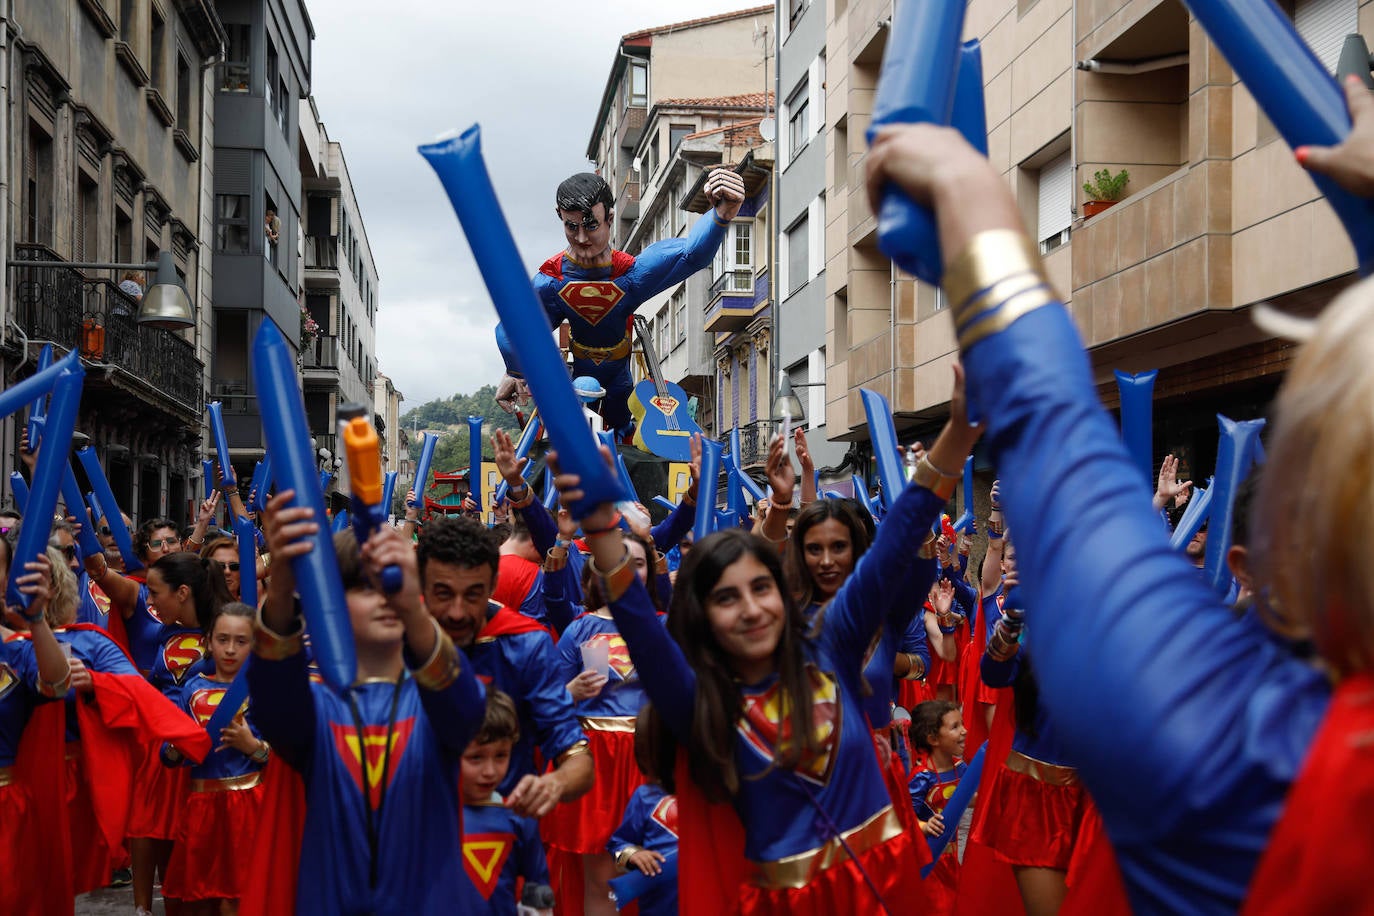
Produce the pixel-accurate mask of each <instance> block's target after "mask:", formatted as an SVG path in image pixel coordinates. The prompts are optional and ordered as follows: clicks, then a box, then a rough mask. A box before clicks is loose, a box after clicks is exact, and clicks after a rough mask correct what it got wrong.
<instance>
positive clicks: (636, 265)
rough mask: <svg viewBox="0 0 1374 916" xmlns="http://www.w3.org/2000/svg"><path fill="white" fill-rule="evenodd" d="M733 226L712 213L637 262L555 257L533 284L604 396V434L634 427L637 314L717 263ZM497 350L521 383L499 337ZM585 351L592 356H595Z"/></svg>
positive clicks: (576, 369)
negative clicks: (630, 400) (629, 401)
mask: <svg viewBox="0 0 1374 916" xmlns="http://www.w3.org/2000/svg"><path fill="white" fill-rule="evenodd" d="M728 225H729V223H728V222H723V221H721V220H720V218H719V217H717V216H716V214H715V213H714V212H711V213H707V214H706V215H704V216H702V217H701V218H700V219H698V220H697V221H696V222H695V223H693V224H692V230H691V232H689V233H688V234H687V237H686V238H671V239H664V240H662V241H660V242H655V243H654V244H652V245H650V246H649V247H648V248H645V249H644V250H643V251H641V252H640V253H639V255H638V256H637V257H636V256H635V255H631V254H626V253H625V252H623V251H612V252H611V258H610V260H609V261H606V262H604V263H600V264H580V263H578V262H577V261H575V260H573V259H572V257H570V256H569V255H568V254H567V253H566V252H562V253H559V254H557V255H554V256H553V257H552V258H549V259H548V260H547V261H545V262H544V264H543V266H541V267H540V268H539V273H537V274H535V276H534V290H535V293H537V294H538V296H539V301H540V302H541V303H543V305H544V312H545V313H546V314H547V315H548V317H549V326H550V327H551V328H556V327H558V325H560V324H562V323H563V321H564V320H566V321H567V322H568V324H569V326H570V327H571V330H572V340H573V347H572V350H573V373H572V374H573V375H574V376H579V375H590V376H592V377H593V378H595V379H596V380H597V381H599V382H600V383H601V384H602V386H603V387H604V388H605V389H606V396H605V400H604V401H603V405H604V406H603V416H604V417H605V421H606V428H607V429H613V430H617V431H622V430H623V429H624V428H625V427H626V426H627V424H628V423H629V420H630V411H629V408H628V407H627V406H626V403H625V400H626V398H627V397H629V394H630V390H631V389H632V388H633V387H634V382H633V379H632V378H631V375H630V348H631V341H630V323H631V321H632V320H633V318H634V313H635V309H637V308H639V307H640V306H641V305H643V304H644V302H645V301H647V300H648V299H650V298H652V297H653V296H655V295H657V294H658V293H661V292H663V290H665V289H667V288H668V287H670V286H672V285H673V284H675V283H681V282H682V281H683V280H685V279H687V278H688V277H690V276H691V275H692V274H694V273H696V272H697V271H699V270H701V269H702V268H704V267H706V266H707V265H709V264H710V263H711V259H712V258H713V257H715V254H716V249H717V248H719V247H720V243H721V241H722V240H723V239H724V238H725V229H726V227H727V226H728ZM496 344H497V346H498V347H499V348H500V350H501V356H502V358H503V359H504V360H505V362H506V371H507V372H508V373H510V374H511V375H513V376H516V377H519V376H520V367H519V363H518V362H517V361H516V359H515V354H514V352H513V348H512V347H511V346H510V343H509V341H508V339H507V338H506V334H505V330H504V329H503V328H501V327H499V326H498V327H497V329H496ZM586 348H592V349H590V350H588V349H586Z"/></svg>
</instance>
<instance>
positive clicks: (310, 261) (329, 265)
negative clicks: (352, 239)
mask: <svg viewBox="0 0 1374 916" xmlns="http://www.w3.org/2000/svg"><path fill="white" fill-rule="evenodd" d="M305 269H306V270H338V269H339V237H338V236H337V235H307V236H306V237H305Z"/></svg>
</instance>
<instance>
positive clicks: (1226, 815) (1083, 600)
mask: <svg viewBox="0 0 1374 916" xmlns="http://www.w3.org/2000/svg"><path fill="white" fill-rule="evenodd" d="M1006 235H1007V237H1008V238H1017V239H1020V237H1019V235H1016V236H1013V235H1012V234H1010V233H1007V234H1006ZM988 238H989V241H988V243H987V244H988V245H989V246H991V245H993V244H998V242H995V241H993V238H994V237H993V235H992V234H988ZM1021 241H1022V242H1024V240H1023V239H1021ZM1011 248H1012V242H1010V241H1008V242H1007V243H1006V244H1005V245H1004V246H1003V248H1002V249H1001V251H1003V252H1007V251H1010V250H1011ZM1006 261H1007V263H1006V264H1005V265H1003V264H994V263H992V261H991V260H990V257H985V258H984V260H980V261H978V262H977V265H978V268H979V269H980V270H982V271H983V273H982V274H980V275H979V277H980V279H979V280H977V281H975V282H972V283H969V284H967V285H969V286H970V287H972V286H977V287H978V290H977V291H973V290H971V289H970V290H962V289H958V288H955V289H954V290H953V291H952V292H951V299H952V301H953V302H954V308H953V313H954V317H955V320H956V325H957V327H958V328H960V332H959V333H960V338H961V339H960V343H961V346H962V348H963V351H964V352H963V363H964V369H965V372H966V373H967V376H968V390H969V401H970V403H972V404H976V405H978V407H979V409H980V412H981V413H982V415H983V416H984V417H985V418H986V420H985V422H986V426H987V431H986V433H985V435H984V439H983V441H984V442H985V443H986V444H987V446H988V447H989V448H990V450H991V452H992V457H993V460H994V462H995V463H996V465H997V467H998V470H999V473H1000V475H1001V477H1002V479H1004V480H1012V481H1020V482H1022V483H1021V484H1019V485H1017V486H1014V487H1012V488H1010V490H1009V491H1008V493H1007V494H1006V495H1005V496H1004V497H1003V505H1004V507H1005V511H1006V515H1007V519H1008V523H1009V526H1010V527H1011V528H1012V529H1013V530H1014V531H1015V532H1016V546H1017V559H1018V566H1019V568H1020V569H1021V570H1022V573H1021V588H1022V590H1023V591H1024V593H1025V598H1026V607H1027V625H1028V626H1030V627H1033V628H1034V631H1035V642H1034V653H1035V662H1036V672H1037V680H1038V682H1039V685H1040V702H1041V703H1042V704H1043V705H1044V706H1045V707H1046V709H1047V711H1048V713H1049V714H1050V715H1051V716H1053V717H1054V721H1055V733H1056V737H1057V742H1058V744H1059V746H1060V747H1062V749H1063V754H1064V757H1065V759H1068V760H1071V761H1073V763H1074V765H1075V767H1076V768H1077V770H1078V773H1079V775H1080V776H1081V778H1082V780H1083V783H1084V785H1085V786H1086V787H1087V789H1088V791H1089V792H1090V793H1091V794H1092V797H1093V799H1094V800H1095V801H1096V803H1097V806H1098V808H1099V809H1100V811H1101V814H1102V819H1103V822H1104V824H1105V825H1106V829H1107V833H1108V835H1109V836H1110V838H1111V840H1112V842H1113V844H1114V845H1115V847H1116V854H1117V858H1118V861H1119V862H1120V865H1121V872H1122V877H1123V878H1124V880H1125V884H1126V889H1127V893H1128V895H1129V897H1130V901H1131V904H1132V906H1133V907H1134V909H1135V912H1137V913H1141V914H1149V913H1185V912H1186V913H1198V914H1206V913H1218V914H1219V913H1234V912H1236V911H1237V910H1238V909H1239V908H1240V907H1241V906H1242V904H1243V903H1246V902H1247V897H1248V889H1249V888H1250V887H1251V885H1252V883H1254V884H1255V886H1256V887H1263V888H1265V890H1266V893H1267V894H1268V895H1269V896H1265V897H1256V898H1255V899H1253V900H1250V901H1249V905H1250V906H1251V907H1252V908H1254V911H1256V912H1260V911H1267V910H1266V907H1268V906H1269V905H1270V904H1271V902H1272V900H1273V899H1275V898H1274V896H1273V895H1274V894H1276V893H1278V890H1279V889H1282V888H1284V887H1286V886H1288V887H1291V891H1290V893H1291V894H1293V895H1294V896H1298V897H1299V898H1300V902H1298V903H1293V904H1292V905H1293V907H1294V908H1293V909H1291V910H1289V912H1297V911H1307V912H1324V911H1336V910H1327V909H1325V908H1324V905H1323V904H1324V902H1327V901H1332V900H1339V899H1342V895H1344V899H1347V900H1360V901H1364V902H1365V903H1366V904H1367V895H1368V891H1367V886H1366V885H1365V882H1364V877H1363V876H1364V875H1365V874H1367V871H1368V864H1369V862H1371V861H1374V847H1372V843H1374V841H1371V840H1370V839H1369V837H1370V834H1369V831H1368V830H1367V829H1365V828H1364V827H1360V826H1356V825H1354V824H1352V823H1351V818H1353V817H1355V815H1354V813H1353V812H1354V811H1356V810H1368V809H1367V805H1368V803H1369V799H1370V798H1371V797H1374V785H1371V781H1370V779H1369V778H1368V774H1369V772H1370V770H1369V768H1368V767H1367V766H1366V767H1365V769H1364V770H1363V777H1359V776H1358V774H1359V773H1360V771H1358V770H1350V771H1346V778H1345V779H1342V780H1340V781H1336V782H1325V783H1320V784H1319V783H1318V782H1316V781H1314V782H1311V783H1309V782H1307V781H1306V780H1307V779H1308V778H1309V777H1308V776H1307V775H1304V777H1303V779H1304V781H1303V782H1301V783H1299V785H1298V786H1297V787H1296V788H1295V787H1294V782H1295V780H1298V779H1299V774H1300V773H1302V772H1303V768H1304V766H1307V767H1308V771H1309V774H1311V775H1312V777H1313V778H1314V779H1320V778H1321V777H1323V776H1329V775H1330V774H1329V773H1327V772H1325V771H1324V770H1323V765H1324V764H1325V763H1326V760H1325V759H1324V754H1325V753H1326V752H1327V751H1336V752H1340V753H1344V754H1346V756H1345V758H1344V760H1345V761H1346V762H1347V763H1348V762H1352V761H1353V760H1354V757H1352V756H1351V755H1358V753H1359V752H1358V751H1357V750H1351V748H1353V747H1354V746H1353V745H1351V744H1350V742H1349V736H1350V732H1349V731H1348V730H1347V729H1349V728H1350V727H1352V726H1354V725H1356V724H1357V723H1358V721H1359V720H1360V719H1361V717H1363V719H1364V721H1369V720H1370V718H1371V716H1370V714H1369V710H1370V709H1371V704H1370V702H1369V701H1368V699H1367V694H1368V687H1369V680H1370V679H1369V678H1356V679H1352V680H1350V681H1348V682H1346V683H1345V684H1343V685H1342V687H1341V692H1340V696H1339V697H1338V700H1337V704H1336V707H1335V709H1334V710H1332V701H1331V686H1330V682H1329V681H1328V680H1327V678H1326V677H1325V675H1323V674H1322V673H1321V672H1320V671H1318V670H1316V669H1315V668H1313V667H1312V666H1310V665H1308V664H1306V663H1304V662H1303V661H1301V660H1299V659H1296V658H1294V657H1293V656H1292V655H1291V654H1290V653H1289V652H1287V651H1285V650H1284V649H1283V648H1281V647H1280V646H1278V645H1276V644H1275V643H1274V641H1273V640H1271V639H1269V638H1267V637H1266V636H1265V635H1264V634H1263V633H1261V632H1260V631H1259V630H1258V629H1257V628H1255V627H1247V626H1242V625H1238V624H1237V622H1236V620H1235V618H1234V616H1233V614H1232V612H1231V611H1230V609H1229V608H1227V607H1226V606H1225V605H1224V604H1223V603H1222V602H1221V601H1220V600H1219V599H1218V598H1217V597H1216V595H1214V594H1213V593H1212V592H1211V591H1210V590H1209V589H1208V587H1207V586H1206V585H1205V584H1204V583H1203V582H1202V581H1201V579H1200V578H1199V577H1198V576H1197V575H1196V573H1195V572H1194V570H1193V569H1192V568H1191V567H1190V565H1189V564H1188V562H1187V561H1186V560H1185V559H1184V558H1183V557H1181V556H1180V555H1179V554H1178V552H1177V551H1175V550H1172V549H1171V548H1170V546H1169V535H1168V532H1167V530H1165V528H1164V527H1163V526H1161V525H1160V524H1159V519H1158V517H1157V516H1156V515H1155V513H1153V512H1152V511H1151V510H1150V493H1149V490H1148V489H1147V486H1146V483H1145V481H1144V480H1143V478H1141V476H1140V474H1139V472H1138V470H1136V468H1135V465H1134V464H1133V463H1132V462H1131V459H1130V456H1129V455H1128V454H1127V452H1126V449H1125V448H1124V447H1123V446H1122V444H1121V439H1120V434H1119V432H1118V430H1117V428H1116V425H1115V424H1114V423H1113V421H1112V420H1111V418H1110V417H1109V416H1108V415H1107V413H1106V412H1105V411H1104V410H1103V409H1102V406H1101V404H1100V402H1099V400H1098V397H1097V389H1096V387H1095V384H1094V379H1093V373H1092V370H1091V367H1090V365H1089V362H1088V359H1087V357H1086V356H1085V354H1084V351H1083V347H1082V343H1081V341H1080V340H1079V338H1078V334H1077V332H1076V330H1075V329H1074V325H1073V321H1072V319H1071V318H1070V317H1069V315H1068V313H1067V311H1066V310H1065V308H1064V307H1063V305H1062V304H1060V303H1059V302H1057V301H1056V300H1055V299H1054V297H1053V294H1052V293H1051V292H1050V291H1049V288H1048V286H1047V285H1046V284H1044V282H1043V278H1042V277H1041V276H1040V275H1039V274H1037V273H1036V270H1037V268H1036V266H1035V265H1034V259H1033V258H1031V257H1030V256H1022V255H1020V254H1019V253H1018V254H1017V255H1016V257H1015V258H1013V257H1012V256H1010V255H1008V257H1007V258H1006ZM1026 265H1030V266H1026ZM970 275H971V274H970ZM993 277H1007V278H1009V282H1011V283H1013V284H1014V285H1015V286H1016V288H1017V289H1020V290H1022V291H1021V292H1020V293H1019V294H1018V297H1017V299H1016V300H1015V302H1014V303H1013V304H1014V305H1015V308H1014V309H1012V308H1010V306H1009V305H1008V304H1007V303H1005V302H1003V301H1001V300H998V299H996V298H994V297H991V296H986V295H982V294H983V293H985V292H986V289H989V288H991V289H1001V288H1003V287H1002V286H1000V285H999V286H993V287H988V286H987V282H988V281H989V280H990V279H991V278H993ZM946 279H947V282H948V279H949V278H948V277H947V278H946ZM966 293H968V294H967V295H966ZM1065 468H1072V469H1073V477H1074V486H1073V487H1071V488H1069V489H1068V490H1067V491H1066V490H1064V489H1063V488H1060V487H1054V486H1048V485H1047V483H1048V482H1050V481H1057V480H1062V479H1063V475H1064V469H1065ZM1083 531H1091V532H1092V533H1093V536H1092V538H1091V539H1090V540H1089V541H1088V542H1086V544H1085V542H1084V541H1083V538H1082V532H1083ZM1041 615H1044V616H1045V617H1046V619H1047V620H1050V621H1051V622H1050V623H1048V624H1046V625H1044V626H1043V627H1041V626H1036V625H1035V621H1036V620H1037V619H1038V618H1039V617H1040V616H1041ZM1361 682H1363V683H1362V685H1361ZM1343 704H1345V705H1343ZM1328 712H1330V714H1331V717H1330V720H1329V721H1327V723H1326V730H1324V731H1323V732H1322V737H1321V739H1320V741H1318V742H1317V743H1316V744H1315V746H1314V739H1316V738H1317V735H1318V729H1319V728H1320V727H1321V726H1322V723H1323V719H1324V718H1325V717H1327V716H1328ZM1104 736H1111V739H1112V740H1103V737H1104ZM1199 736H1206V740H1199ZM1328 741H1330V742H1331V743H1330V744H1327V743H1325V742H1328ZM1364 757H1365V758H1366V759H1367V757H1368V753H1367V751H1366V752H1365V754H1364ZM1352 777H1355V778H1353V779H1352ZM1299 799H1302V804H1301V805H1298V804H1297V802H1298V800H1299ZM1357 799H1362V800H1363V802H1362V804H1363V805H1364V806H1365V807H1364V808H1361V806H1360V804H1357V803H1356V801H1357ZM1286 805H1288V806H1289V810H1287V811H1285V806H1286ZM1347 812H1348V813H1347ZM1281 818H1284V826H1283V827H1282V828H1280V829H1279V832H1278V833H1277V834H1276V832H1275V831H1276V826H1277V825H1279V824H1280V819H1281ZM1304 821H1305V823H1303V822H1304ZM1340 823H1345V824H1347V825H1349V826H1350V827H1351V830H1352V831H1353V832H1350V833H1330V832H1327V830H1326V828H1327V827H1330V826H1338V825H1339V824H1340ZM1290 828H1291V829H1290ZM1314 838H1325V839H1328V840H1329V842H1320V843H1319V846H1320V849H1321V853H1320V857H1321V858H1322V860H1323V862H1324V863H1325V864H1326V865H1327V866H1328V867H1327V869H1326V870H1325V873H1322V872H1321V871H1316V870H1314V871H1312V872H1306V873H1304V876H1305V877H1306V878H1307V879H1308V880H1305V881H1302V882H1296V881H1295V880H1294V874H1293V872H1292V870H1291V868H1290V866H1291V859H1284V860H1283V861H1279V859H1278V858H1277V853H1273V854H1272V855H1274V856H1275V858H1273V859H1266V861H1265V865H1266V866H1270V865H1271V864H1272V866H1273V870H1268V869H1266V871H1265V873H1264V874H1263V875H1262V876H1260V877H1259V878H1257V876H1256V867H1257V865H1258V864H1259V863H1260V860H1261V855H1262V854H1263V853H1264V851H1265V849H1266V846H1270V845H1271V844H1272V846H1273V848H1274V849H1275V850H1279V849H1283V850H1285V851H1286V852H1289V853H1292V852H1294V851H1295V850H1298V849H1300V848H1302V844H1303V843H1305V842H1311V841H1312V840H1313V839H1314ZM1352 842H1353V845H1354V847H1356V848H1354V849H1351V848H1350V847H1351V844H1352ZM1337 849H1340V850H1341V851H1340V853H1339V856H1340V857H1341V858H1340V861H1341V862H1346V863H1360V865H1359V866H1358V867H1356V868H1354V870H1350V869H1341V868H1335V867H1333V866H1334V865H1335V864H1336V862H1335V860H1333V859H1332V858H1331V857H1332V855H1335V854H1337V853H1336V850H1337ZM1308 852H1316V850H1308ZM1351 855H1353V856H1354V857H1353V858H1351V857H1350V856H1351ZM1319 877H1320V879H1321V880H1318V879H1319ZM1356 882H1358V884H1359V887H1358V888H1356V887H1355V886H1354V884H1355V883H1356ZM1290 902H1291V900H1290ZM1337 909H1338V910H1339V907H1338V908H1337Z"/></svg>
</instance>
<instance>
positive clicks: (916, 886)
mask: <svg viewBox="0 0 1374 916" xmlns="http://www.w3.org/2000/svg"><path fill="white" fill-rule="evenodd" d="M914 843H921V844H922V845H924V844H925V839H924V837H913V836H912V834H911V832H910V831H903V832H902V833H899V834H898V835H897V836H895V837H893V838H892V839H890V840H888V841H887V842H885V843H882V844H879V845H878V846H874V847H873V848H872V849H866V850H864V851H863V852H861V853H859V859H858V862H857V863H856V862H855V861H854V860H853V859H846V860H845V862H844V864H842V865H834V866H831V867H830V868H827V869H825V870H824V871H822V872H820V873H819V874H817V875H816V876H815V877H814V878H813V879H812V880H811V882H810V883H809V884H807V885H806V886H805V887H795V888H794V887H786V888H776V889H768V888H761V887H756V886H754V885H745V886H744V887H742V888H741V889H740V898H741V899H740V905H739V913H740V916H774V914H776V916H834V914H837V913H877V912H881V910H880V908H879V907H878V901H876V900H874V899H873V890H872V889H871V888H869V886H868V882H866V881H865V880H864V873H867V874H868V877H869V878H870V879H872V881H873V884H874V885H875V886H876V887H877V889H878V893H879V894H880V895H881V896H882V899H883V903H884V904H886V906H887V911H888V912H889V913H891V914H892V916H902V914H910V916H918V914H919V916H924V914H925V913H927V912H928V911H929V910H928V906H929V904H928V901H927V899H926V889H925V885H924V882H922V880H921V870H920V868H919V867H913V862H915V861H917V850H916V849H915V847H914V846H913V844H914ZM860 864H861V865H862V866H863V870H862V871H860V869H859V865H860Z"/></svg>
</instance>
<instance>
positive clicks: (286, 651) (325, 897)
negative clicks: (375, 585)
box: [245, 617, 484, 916]
mask: <svg viewBox="0 0 1374 916" xmlns="http://www.w3.org/2000/svg"><path fill="white" fill-rule="evenodd" d="M435 629H436V644H435V649H434V652H433V655H432V657H431V658H429V659H426V660H418V659H415V658H413V657H412V656H411V654H410V649H409V647H408V646H407V647H406V648H405V649H404V659H405V663H406V667H407V670H408V672H409V673H407V674H402V675H401V676H400V677H399V678H397V679H396V680H395V681H389V680H385V679H383V680H369V681H367V682H364V683H360V684H356V685H354V686H353V687H352V688H351V689H350V690H349V691H348V693H347V695H340V694H338V693H335V692H334V691H333V690H332V689H330V688H329V687H328V686H326V685H324V684H315V683H312V682H311V680H310V677H309V674H308V671H307V662H306V657H305V652H304V648H303V638H302V637H303V627H302V625H301V623H300V618H299V617H297V618H296V625H295V627H294V629H293V632H292V633H291V634H289V635H285V636H283V635H279V634H277V633H273V632H272V631H271V630H268V629H267V628H266V627H265V626H264V625H263V624H262V622H261V619H259V623H258V626H257V630H256V642H255V645H254V649H253V651H254V656H255V657H254V658H253V660H252V665H251V667H250V668H249V669H248V674H247V677H248V686H249V696H250V702H251V708H252V709H253V710H254V711H255V712H254V718H255V720H256V723H257V726H258V728H259V729H260V730H261V732H262V735H263V737H264V738H266V739H267V741H268V742H269V743H270V744H271V745H272V753H273V758H274V761H275V760H277V759H280V760H284V761H285V763H286V764H287V766H286V767H277V768H275V769H273V768H270V767H269V770H268V774H267V778H268V779H269V780H275V779H276V778H277V777H278V776H279V775H284V776H287V777H288V778H289V777H290V775H291V774H299V777H300V781H301V782H303V788H304V793H305V805H304V811H301V810H300V809H299V803H298V802H297V803H296V804H295V805H291V806H288V807H287V808H284V809H282V810H277V809H276V805H275V804H274V801H275V798H276V796H274V795H273V794H272V793H269V795H268V797H267V798H266V799H265V800H264V810H265V811H268V810H272V811H273V813H274V814H275V815H278V816H281V817H282V820H283V824H284V826H285V828H286V829H292V830H293V831H294V833H295V835H298V836H300V838H301V839H300V843H299V847H298V848H292V846H291V844H292V842H293V837H290V836H284V835H281V834H277V835H273V836H272V837H271V840H270V842H269V841H267V838H263V837H259V839H258V841H257V843H255V844H254V845H255V847H258V849H257V850H255V866H256V863H257V862H259V861H261V858H262V857H258V856H257V855H256V852H257V851H259V850H267V849H269V848H272V847H273V846H274V845H281V846H285V847H286V849H285V850H282V849H273V850H272V852H271V853H270V854H268V855H267V856H266V858H268V859H269V860H273V859H274V860H277V862H279V863H280V862H284V861H286V860H287V858H288V855H289V854H290V853H293V852H297V851H298V852H299V865H298V868H297V869H296V870H294V871H290V870H286V869H275V870H274V869H272V868H259V869H257V870H256V871H255V873H254V875H253V882H252V885H255V886H250V888H249V889H248V892H247V894H248V896H249V898H250V899H246V900H245V911H246V912H265V913H282V912H294V913H298V914H320V916H325V914H329V916H338V914H402V913H405V914H409V913H429V912H481V908H482V907H483V906H484V904H483V903H482V902H481V901H480V900H479V899H478V898H477V897H476V893H475V891H474V890H473V887H472V885H471V884H470V883H469V882H468V880H467V876H466V874H465V873H464V872H463V870H462V869H461V868H458V867H457V863H458V862H460V861H461V860H462V855H463V843H462V814H461V805H460V803H459V798H458V779H459V760H460V759H461V757H462V754H463V750H464V748H466V747H467V743H468V741H469V739H470V738H471V737H472V735H473V733H474V732H475V730H476V728H477V727H478V725H480V723H481V719H482V712H481V711H482V709H483V707H484V702H483V696H484V691H483V688H482V686H481V684H480V683H479V682H478V680H477V679H476V677H474V675H473V672H472V668H471V666H470V665H469V664H468V663H467V660H466V659H465V658H464V657H463V655H462V653H461V652H460V651H459V650H457V649H455V648H454V646H453V643H452V642H451V641H450V640H449V638H448V636H447V635H445V634H443V633H442V632H441V631H439V630H438V627H437V626H436V628H435ZM292 782H294V780H292ZM284 801H290V799H284ZM293 821H294V823H293ZM268 822H269V819H268V818H264V821H263V824H264V825H266V824H268ZM260 833H261V831H260ZM264 885H266V888H265V889H264V887H263V886H264ZM259 907H261V909H259Z"/></svg>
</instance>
